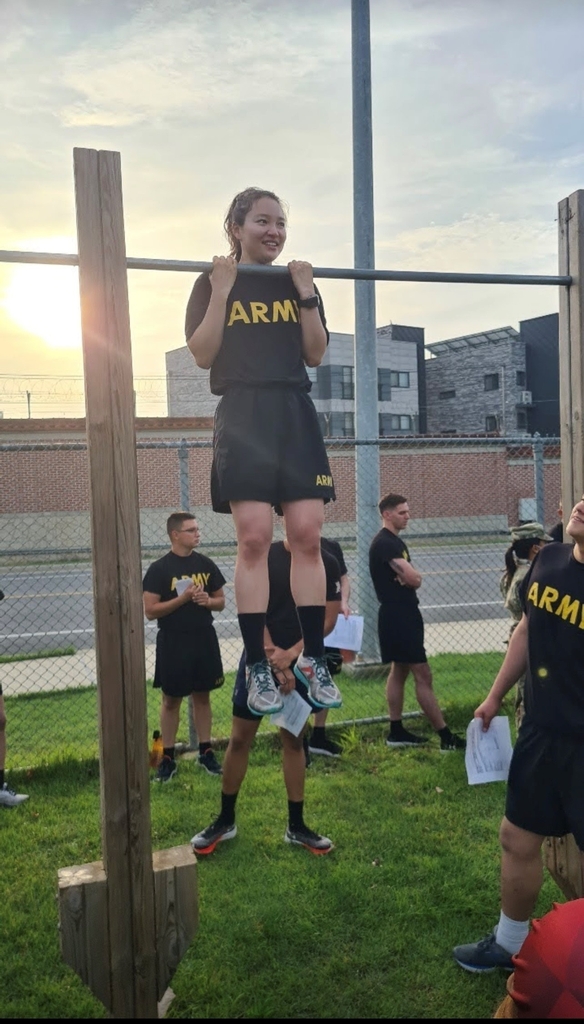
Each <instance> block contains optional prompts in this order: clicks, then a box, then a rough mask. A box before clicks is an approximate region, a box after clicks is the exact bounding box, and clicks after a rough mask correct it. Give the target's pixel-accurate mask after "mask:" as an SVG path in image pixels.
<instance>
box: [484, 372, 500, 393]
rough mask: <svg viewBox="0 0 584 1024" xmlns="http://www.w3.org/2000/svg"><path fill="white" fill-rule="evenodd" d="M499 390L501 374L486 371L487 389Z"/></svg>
mask: <svg viewBox="0 0 584 1024" xmlns="http://www.w3.org/2000/svg"><path fill="white" fill-rule="evenodd" d="M498 390H499V374H498V373H485V391H498Z"/></svg>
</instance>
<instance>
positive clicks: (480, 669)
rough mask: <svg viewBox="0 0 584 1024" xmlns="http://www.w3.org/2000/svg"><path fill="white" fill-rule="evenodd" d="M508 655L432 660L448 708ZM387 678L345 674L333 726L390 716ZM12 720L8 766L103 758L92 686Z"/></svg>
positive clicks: (14, 714) (226, 703)
mask: <svg viewBox="0 0 584 1024" xmlns="http://www.w3.org/2000/svg"><path fill="white" fill-rule="evenodd" d="M502 660H503V654H502V653H498V652H496V651H495V652H490V653H486V654H439V655H436V656H435V657H433V658H430V664H431V666H432V670H433V672H434V685H435V688H436V693H437V694H438V698H439V700H440V702H441V704H442V706H443V707H444V708H447V709H448V708H450V707H456V706H457V705H458V704H460V703H467V702H472V701H475V700H476V701H477V702H478V701H480V700H481V699H482V697H483V696H484V695H485V694H486V693H487V691H488V689H489V687H490V685H491V682H492V681H493V679H494V677H495V675H496V673H497V671H498V669H499V666H500V664H501V662H502ZM384 683H385V676H384V674H382V673H380V672H379V671H377V673H373V674H372V675H371V676H370V677H369V678H353V677H351V676H349V675H345V674H343V675H342V676H341V677H340V686H341V689H342V693H343V706H342V708H339V709H338V710H334V711H331V712H330V714H329V722H330V723H331V724H332V723H334V722H341V721H347V720H355V719H358V718H374V717H377V716H379V715H386V714H387V704H386V701H385V693H384ZM232 689H233V673H227V675H226V680H225V684H224V686H223V687H222V688H221V689H220V690H218V691H217V692H216V693H214V694H213V696H212V704H213V735H214V736H216V737H226V736H228V735H229V731H230V728H231V694H232ZM147 692H148V728H149V732H150V735H151V734H152V731H153V730H154V729H155V728H156V727H157V726H158V719H159V713H160V691H159V690H154V689H153V688H152V686H151V685H148V691H147ZM5 704H6V713H7V718H8V727H7V737H8V747H9V753H8V762H7V763H8V766H9V767H14V768H25V767H30V766H37V765H39V764H43V763H47V762H50V761H52V760H54V759H57V760H61V759H63V758H64V757H72V758H82V759H84V758H90V757H95V756H96V755H97V709H96V706H97V700H96V689H95V687H92V686H86V687H80V688H78V689H70V690H61V691H58V692H54V693H42V694H31V695H25V696H20V697H6V698H5ZM415 710H418V705H417V703H416V700H415V696H414V691H413V685H412V683H411V681H410V682H409V683H408V684H407V686H406V711H415ZM181 715H182V718H181V728H180V732H179V737H180V738H182V739H184V740H188V735H189V730H188V719H187V702H186V701H183V707H182V712H181Z"/></svg>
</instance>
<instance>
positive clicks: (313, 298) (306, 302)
mask: <svg viewBox="0 0 584 1024" xmlns="http://www.w3.org/2000/svg"><path fill="white" fill-rule="evenodd" d="M318 302H319V299H318V295H317V294H316V292H315V293H314V295H309V296H308V298H307V299H298V305H299V306H300V309H314V308H315V306H318Z"/></svg>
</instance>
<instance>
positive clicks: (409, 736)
mask: <svg viewBox="0 0 584 1024" xmlns="http://www.w3.org/2000/svg"><path fill="white" fill-rule="evenodd" d="M427 742H428V741H427V739H426V737H425V736H416V734H415V733H413V732H408V730H407V729H402V730H401V731H400V732H398V733H395V734H392V733H390V734H389V736H388V737H387V739H386V741H385V744H386V746H388V747H421V746H422V745H423V744H424V743H427Z"/></svg>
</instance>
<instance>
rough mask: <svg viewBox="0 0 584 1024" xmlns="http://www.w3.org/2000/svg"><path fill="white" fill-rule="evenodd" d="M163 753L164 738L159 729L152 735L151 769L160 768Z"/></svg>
mask: <svg viewBox="0 0 584 1024" xmlns="http://www.w3.org/2000/svg"><path fill="white" fill-rule="evenodd" d="M162 753H163V746H162V737H161V735H160V731H159V730H158V729H155V730H154V732H153V733H152V747H151V750H150V767H151V768H158V765H159V764H160V762H161V761H162Z"/></svg>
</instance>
